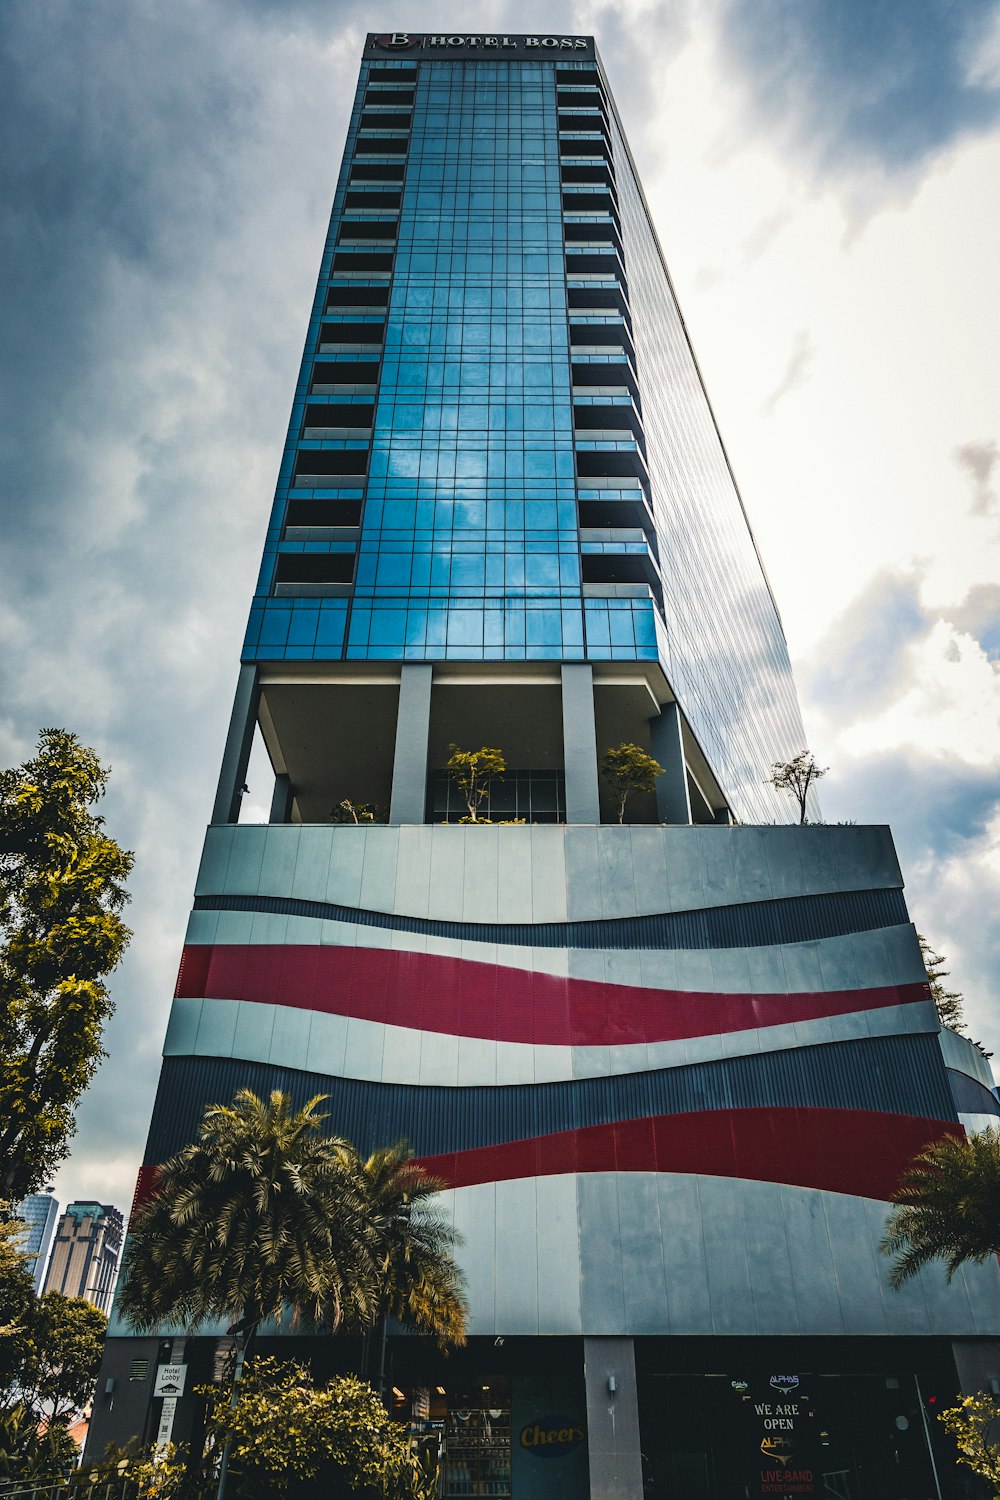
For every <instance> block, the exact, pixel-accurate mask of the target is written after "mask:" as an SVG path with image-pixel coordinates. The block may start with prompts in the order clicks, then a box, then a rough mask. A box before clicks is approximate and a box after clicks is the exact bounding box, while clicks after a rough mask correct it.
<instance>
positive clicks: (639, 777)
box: [601, 742, 663, 823]
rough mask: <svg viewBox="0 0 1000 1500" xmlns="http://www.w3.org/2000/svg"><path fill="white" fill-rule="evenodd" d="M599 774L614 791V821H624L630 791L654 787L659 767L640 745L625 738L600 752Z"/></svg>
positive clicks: (656, 761) (658, 763)
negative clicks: (633, 743)
mask: <svg viewBox="0 0 1000 1500" xmlns="http://www.w3.org/2000/svg"><path fill="white" fill-rule="evenodd" d="M601 775H602V776H603V777H604V779H605V781H606V782H607V783H608V785H609V786H610V788H611V790H612V792H613V793H614V797H615V805H616V808H617V811H618V821H619V823H624V821H625V806H626V803H627V802H628V799H629V798H630V797H631V796H632V794H633V792H652V791H655V790H656V778H657V776H662V775H663V767H662V766H661V765H660V762H659V761H658V760H654V759H653V757H652V756H651V755H647V754H646V752H645V750H643V749H642V748H641V746H639V745H632V744H630V743H628V742H626V743H625V744H622V745H615V746H614V748H613V749H611V750H606V751H605V752H604V755H603V757H602V759H601Z"/></svg>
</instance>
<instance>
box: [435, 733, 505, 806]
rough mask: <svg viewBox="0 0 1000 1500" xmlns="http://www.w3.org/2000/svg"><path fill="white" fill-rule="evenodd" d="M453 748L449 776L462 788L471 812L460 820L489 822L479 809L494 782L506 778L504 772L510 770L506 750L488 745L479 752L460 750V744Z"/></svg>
mask: <svg viewBox="0 0 1000 1500" xmlns="http://www.w3.org/2000/svg"><path fill="white" fill-rule="evenodd" d="M449 748H450V750H451V758H450V760H449V761H448V767H447V770H448V775H449V776H450V777H451V779H452V781H453V782H454V783H455V785H456V786H457V787H458V790H459V791H460V792H461V794H462V797H463V799H464V801H465V805H466V807H467V808H468V810H469V811H468V816H467V817H465V818H462V819H461V820H460V821H461V822H463V823H484V822H489V819H488V818H481V817H480V816H479V810H480V808H481V807H482V805H483V803H484V802H485V801H486V799H487V798H488V797H489V795H490V787H491V785H492V784H493V782H494V781H496V780H502V779H503V773H504V771H506V769H507V762H506V761H505V760H504V757H503V751H502V750H492V749H490V748H489V746H487V745H483V746H482V748H481V749H479V750H460V749H459V748H458V746H457V745H451V746H450V747H449Z"/></svg>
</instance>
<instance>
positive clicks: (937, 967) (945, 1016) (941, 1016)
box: [917, 932, 965, 1032]
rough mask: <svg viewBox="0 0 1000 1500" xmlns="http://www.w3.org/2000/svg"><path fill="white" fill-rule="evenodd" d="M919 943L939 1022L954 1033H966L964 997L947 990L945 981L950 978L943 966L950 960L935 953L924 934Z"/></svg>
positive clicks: (956, 991) (919, 936)
mask: <svg viewBox="0 0 1000 1500" xmlns="http://www.w3.org/2000/svg"><path fill="white" fill-rule="evenodd" d="M917 941H918V942H919V944H920V956H921V958H922V959H923V961H924V968H925V969H926V970H927V983H928V984H929V985H930V987H931V999H932V1000H933V1001H934V1005H935V1008H936V1010H937V1013H938V1020H939V1021H940V1022H941V1025H942V1026H948V1027H950V1029H951V1030H952V1031H959V1032H964V1030H965V1019H964V1016H963V1014H962V1007H963V1005H964V1003H965V1002H964V996H963V995H961V994H960V993H959V991H958V990H948V989H945V985H944V981H945V980H946V979H947V978H948V970H947V969H945V968H943V967H942V965H944V964H946V963H947V962H948V960H947V959H946V958H945V957H944V955H943V954H941V953H935V951H934V949H933V948H932V947H931V945H930V943H929V942H928V941H927V939H926V938H925V937H924V935H923V933H922V932H918V933H917Z"/></svg>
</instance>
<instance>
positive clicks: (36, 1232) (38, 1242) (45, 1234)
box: [17, 1193, 59, 1296]
mask: <svg viewBox="0 0 1000 1500" xmlns="http://www.w3.org/2000/svg"><path fill="white" fill-rule="evenodd" d="M17 1217H18V1218H19V1219H20V1220H21V1221H22V1222H23V1224H24V1226H25V1233H24V1236H23V1238H22V1240H21V1248H22V1250H24V1252H25V1254H27V1255H30V1256H31V1264H30V1265H29V1266H28V1270H29V1271H30V1272H31V1275H32V1278H33V1280H34V1283H35V1295H36V1296H37V1295H38V1293H39V1292H40V1291H41V1288H42V1277H43V1276H44V1275H45V1262H46V1260H47V1259H48V1254H49V1246H50V1245H51V1244H52V1231H53V1229H55V1227H56V1219H57V1218H58V1217H59V1203H58V1200H57V1199H55V1198H53V1196H52V1194H51V1193H32V1194H31V1196H30V1197H28V1198H25V1199H24V1201H23V1202H22V1203H19V1204H18V1205H17Z"/></svg>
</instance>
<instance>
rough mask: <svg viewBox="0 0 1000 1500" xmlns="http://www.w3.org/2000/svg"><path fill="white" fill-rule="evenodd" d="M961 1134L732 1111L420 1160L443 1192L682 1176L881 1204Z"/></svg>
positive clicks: (870, 1117)
mask: <svg viewBox="0 0 1000 1500" xmlns="http://www.w3.org/2000/svg"><path fill="white" fill-rule="evenodd" d="M943 1135H954V1136H958V1137H959V1139H964V1138H965V1132H964V1130H963V1129H962V1127H961V1126H960V1125H956V1124H954V1122H949V1121H947V1120H926V1119H920V1118H917V1117H915V1116H913V1115H894V1114H882V1113H877V1112H874V1111H863V1110H846V1109H732V1110H718V1111H706V1112H704V1113H701V1112H695V1113H689V1114H677V1115H659V1116H656V1117H655V1118H653V1119H645V1120H622V1121H620V1122H618V1123H617V1124H613V1125H587V1126H583V1127H581V1128H580V1129H578V1130H564V1131H560V1132H558V1133H557V1134H555V1135H545V1136H537V1137H535V1138H533V1139H530V1140H523V1141H511V1142H509V1143H507V1144H504V1145H499V1146H482V1147H479V1148H477V1149H476V1150H472V1151H456V1152H448V1153H446V1154H445V1155H442V1156H425V1157H423V1158H422V1159H421V1166H423V1167H425V1168H426V1170H427V1171H428V1172H432V1173H433V1174H434V1175H435V1176H437V1177H442V1178H444V1180H445V1181H446V1182H447V1183H448V1185H449V1187H469V1186H471V1185H472V1184H473V1183H477V1182H506V1181H509V1180H510V1179H512V1178H515V1177H553V1176H555V1175H556V1174H557V1173H562V1172H691V1173H695V1172H697V1173H701V1174H702V1175H704V1176H707V1177H743V1178H749V1179H752V1180H753V1181H755V1182H781V1183H787V1184H789V1185H790V1186H793V1187H806V1188H823V1189H825V1190H826V1191H827V1192H832V1193H849V1194H850V1195H851V1196H853V1197H858V1198H878V1199H881V1200H883V1201H886V1200H888V1199H889V1198H890V1197H891V1196H892V1194H893V1192H894V1191H895V1189H896V1187H897V1185H898V1183H899V1179H900V1177H901V1175H902V1173H903V1171H904V1170H905V1169H906V1167H907V1165H908V1163H909V1162H910V1161H911V1160H912V1158H913V1157H914V1156H915V1155H916V1154H917V1152H918V1151H922V1150H923V1149H924V1147H925V1146H928V1145H929V1144H930V1143H931V1142H932V1141H936V1140H940V1138H941V1136H943Z"/></svg>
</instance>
